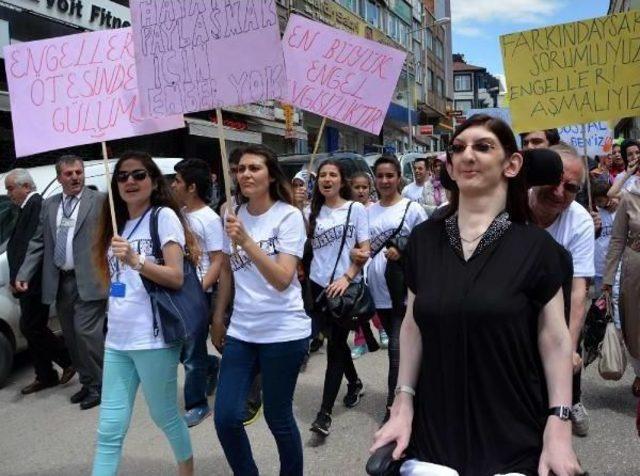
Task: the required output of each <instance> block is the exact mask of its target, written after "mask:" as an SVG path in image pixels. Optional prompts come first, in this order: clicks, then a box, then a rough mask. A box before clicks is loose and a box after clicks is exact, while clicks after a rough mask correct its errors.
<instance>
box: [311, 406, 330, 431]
mask: <svg viewBox="0 0 640 476" xmlns="http://www.w3.org/2000/svg"><path fill="white" fill-rule="evenodd" d="M330 427H331V415H329V414H328V413H326V412H318V415H317V416H316V419H315V421H314V422H313V423H312V424H311V428H310V430H311V431H313V432H314V433H317V434H318V435H320V436H329V428H330Z"/></svg>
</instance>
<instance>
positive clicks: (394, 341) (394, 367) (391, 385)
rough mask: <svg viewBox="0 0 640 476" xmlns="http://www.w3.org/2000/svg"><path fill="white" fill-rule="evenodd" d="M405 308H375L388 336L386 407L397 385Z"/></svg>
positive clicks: (393, 396)
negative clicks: (401, 330) (401, 329)
mask: <svg viewBox="0 0 640 476" xmlns="http://www.w3.org/2000/svg"><path fill="white" fill-rule="evenodd" d="M405 311H406V308H405V307H404V306H403V307H402V308H400V309H377V310H376V312H377V313H378V317H379V318H380V322H381V323H382V327H384V331H385V332H386V333H387V336H389V348H388V350H387V351H388V354H389V374H388V376H387V407H391V405H393V399H394V398H395V390H396V386H397V385H398V371H399V370H400V328H401V327H402V321H403V319H404V313H405Z"/></svg>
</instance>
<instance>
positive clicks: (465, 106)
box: [455, 99, 473, 112]
mask: <svg viewBox="0 0 640 476" xmlns="http://www.w3.org/2000/svg"><path fill="white" fill-rule="evenodd" d="M455 107H456V111H463V112H467V111H468V110H469V109H471V108H472V107H473V101H471V99H468V100H464V101H456V106H455Z"/></svg>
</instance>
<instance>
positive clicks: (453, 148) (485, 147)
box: [447, 142, 496, 155]
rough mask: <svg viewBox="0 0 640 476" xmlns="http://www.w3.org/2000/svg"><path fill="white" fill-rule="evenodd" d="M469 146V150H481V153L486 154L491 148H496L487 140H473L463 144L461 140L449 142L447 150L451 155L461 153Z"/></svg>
mask: <svg viewBox="0 0 640 476" xmlns="http://www.w3.org/2000/svg"><path fill="white" fill-rule="evenodd" d="M469 146H470V147H471V150H473V151H474V152H481V153H483V154H486V153H487V152H489V151H490V150H491V149H495V148H496V146H495V145H493V144H490V143H489V142H474V143H473V144H463V143H462V142H456V143H454V144H451V145H450V146H449V148H448V149H447V150H448V151H449V153H450V154H451V155H453V154H461V153H463V152H464V151H465V150H466V149H467V147H469Z"/></svg>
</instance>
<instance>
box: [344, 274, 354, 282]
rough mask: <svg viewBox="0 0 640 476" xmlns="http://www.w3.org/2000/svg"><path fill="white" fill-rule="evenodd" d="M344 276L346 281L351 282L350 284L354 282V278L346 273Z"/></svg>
mask: <svg viewBox="0 0 640 476" xmlns="http://www.w3.org/2000/svg"><path fill="white" fill-rule="evenodd" d="M342 276H344V279H346V280H347V282H349V284H351V283H352V282H353V278H352V277H351V276H349V275H348V274H347V273H344V274H343V275H342Z"/></svg>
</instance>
